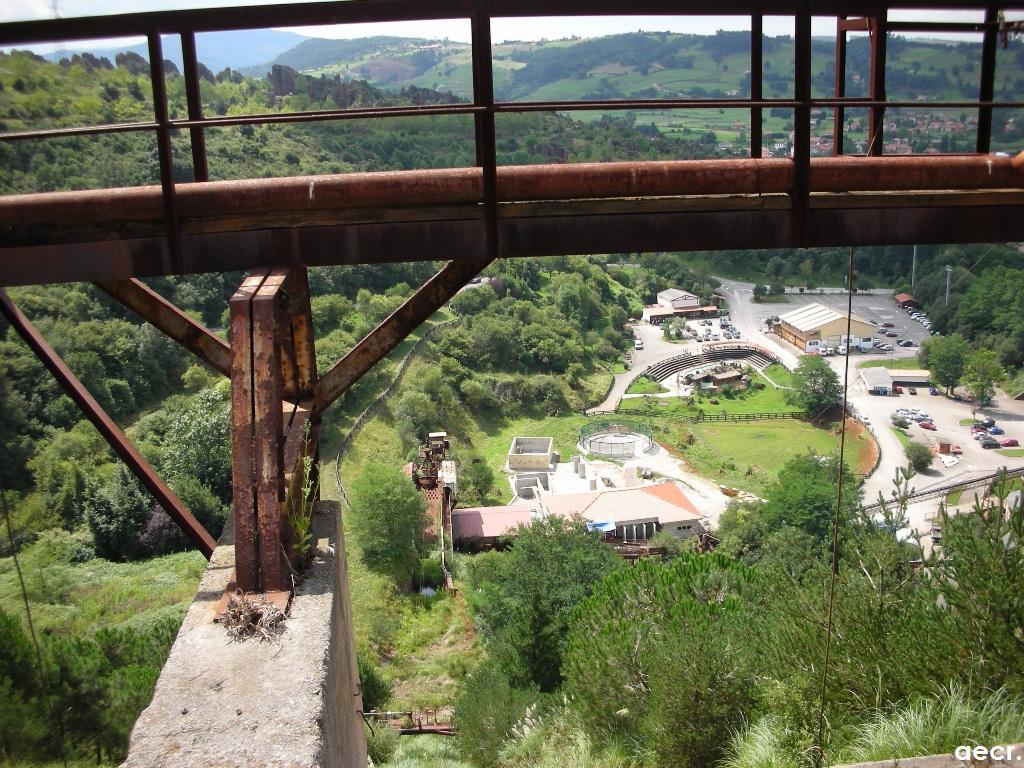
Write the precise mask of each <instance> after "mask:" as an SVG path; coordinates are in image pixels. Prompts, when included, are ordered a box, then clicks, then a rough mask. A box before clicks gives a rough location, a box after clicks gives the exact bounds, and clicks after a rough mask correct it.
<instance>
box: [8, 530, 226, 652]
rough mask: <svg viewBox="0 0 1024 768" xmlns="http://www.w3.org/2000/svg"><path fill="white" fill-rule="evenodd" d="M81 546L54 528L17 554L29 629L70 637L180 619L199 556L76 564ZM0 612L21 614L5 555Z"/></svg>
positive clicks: (201, 566)
mask: <svg viewBox="0 0 1024 768" xmlns="http://www.w3.org/2000/svg"><path fill="white" fill-rule="evenodd" d="M85 541H89V542H90V543H91V538H90V537H89V536H87V535H86V536H82V537H79V536H76V535H72V534H69V533H67V532H66V531H62V530H59V529H58V530H53V531H47V532H46V533H44V534H42V536H40V538H39V540H38V541H37V542H35V543H34V544H31V545H29V546H27V547H25V548H24V549H23V550H22V552H21V554H20V558H19V559H20V563H21V568H22V571H23V573H24V575H25V586H26V589H27V592H28V598H29V602H30V604H31V608H32V620H33V622H34V623H35V627H36V631H38V632H43V633H53V634H57V635H64V636H74V635H81V634H86V633H88V632H91V631H93V630H95V629H98V628H100V627H113V626H118V625H128V624H136V623H138V624H145V623H146V622H148V621H150V620H152V619H155V618H157V617H158V616H166V615H172V614H173V615H175V616H177V617H178V618H179V619H180V618H181V617H182V616H184V614H185V609H186V608H187V607H188V605H189V604H190V603H191V602H192V598H193V596H194V595H195V591H196V587H198V586H199V579H200V578H201V577H202V575H203V571H204V570H205V569H206V559H205V558H204V557H203V556H202V555H201V554H199V553H198V552H180V553H177V554H173V555H166V556H164V557H154V558H150V559H149V560H139V561H136V562H131V563H114V562H110V561H109V560H104V559H102V558H99V557H95V558H92V559H89V560H86V561H85V562H75V560H76V558H77V557H79V556H80V555H79V553H80V552H82V551H84V550H83V548H82V546H81V542H85ZM0 608H3V610H4V611H6V612H7V613H10V614H11V615H13V616H18V617H23V616H24V614H25V606H24V603H23V602H22V593H21V586H20V584H19V582H18V576H17V573H16V571H15V568H14V560H13V558H10V557H5V558H0Z"/></svg>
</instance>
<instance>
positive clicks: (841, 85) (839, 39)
mask: <svg viewBox="0 0 1024 768" xmlns="http://www.w3.org/2000/svg"><path fill="white" fill-rule="evenodd" d="M845 21H846V17H845V16H840V17H839V18H838V19H836V63H835V69H836V79H835V88H834V91H835V96H836V98H837V99H841V98H843V97H844V96H846V27H845V25H844V22H845ZM845 119H846V115H845V113H844V110H843V108H842V107H838V106H837V107H836V108H835V111H834V112H833V113H832V155H833V157H835V156H838V155H841V154H843V121H844V120H845Z"/></svg>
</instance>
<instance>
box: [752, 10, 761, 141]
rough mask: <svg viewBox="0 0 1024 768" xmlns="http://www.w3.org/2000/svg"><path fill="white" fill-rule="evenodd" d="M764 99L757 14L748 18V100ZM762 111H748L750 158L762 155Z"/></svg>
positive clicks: (759, 20)
mask: <svg viewBox="0 0 1024 768" xmlns="http://www.w3.org/2000/svg"><path fill="white" fill-rule="evenodd" d="M763 97H764V16H762V15H761V14H759V13H756V14H754V15H753V16H751V17H750V100H751V101H760V100H761V99H762V98H763ZM761 134H762V111H761V107H751V109H750V156H751V157H753V158H759V157H761V155H762V146H763V144H764V141H763V139H762V136H761Z"/></svg>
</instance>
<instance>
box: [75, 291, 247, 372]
mask: <svg viewBox="0 0 1024 768" xmlns="http://www.w3.org/2000/svg"><path fill="white" fill-rule="evenodd" d="M95 285H96V287H97V288H99V289H101V290H102V291H105V292H106V293H107V294H109V295H110V296H111V297H113V298H114V299H115V300H116V301H118V302H120V303H121V304H123V305H124V306H126V307H128V309H130V310H132V312H134V313H135V314H137V315H138V316H139V317H141V318H142V319H143V320H145V321H146V322H148V323H150V324H152V325H153V326H154V327H155V328H157V329H158V330H160V331H161V332H162V333H163V334H164V335H166V336H169V337H170V338H172V339H174V340H175V341H176V342H178V343H179V344H181V346H183V347H185V349H187V350H188V351H189V352H191V353H192V354H194V355H195V356H196V357H198V358H199V359H200V360H202V361H203V362H204V363H206V364H207V365H209V366H210V367H211V368H213V369H214V370H216V371H219V372H220V373H222V374H224V375H225V376H230V375H231V348H230V347H229V346H228V344H227V342H226V341H224V340H223V339H222V338H220V337H219V336H217V335H215V334H214V333H213V332H212V331H210V330H209V329H208V328H207V327H206V326H204V325H202V324H201V323H197V322H196V321H195V320H193V319H192V318H191V317H189V316H188V315H186V314H185V313H184V312H182V311H181V310H180V309H178V308H177V307H176V306H174V304H172V303H171V302H169V301H168V300H167V299H165V298H164V297H163V296H161V295H160V294H159V293H157V292H156V291H154V290H153V289H152V288H150V287H149V286H148V285H146V284H145V283H143V282H142V281H141V280H136V279H134V278H133V279H131V280H97V281H96V282H95Z"/></svg>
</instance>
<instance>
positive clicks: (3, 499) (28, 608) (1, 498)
mask: <svg viewBox="0 0 1024 768" xmlns="http://www.w3.org/2000/svg"><path fill="white" fill-rule="evenodd" d="M0 506H2V507H3V511H4V521H5V522H6V524H7V540H8V542H9V543H10V546H11V557H12V559H13V560H14V570H15V571H17V573H18V583H19V584H20V585H21V598H22V600H23V601H24V602H25V618H26V619H27V620H28V633H29V636H30V637H31V638H32V647H33V648H35V652H36V663H37V664H38V665H39V682H40V685H41V692H42V695H43V703H44V704H45V706H46V709H47V710H48V711H49V712H50V716H51V717H54V715H55V713H54V710H53V705H52V703H51V701H50V693H49V689H48V687H47V685H46V667H45V665H44V664H43V652H42V650H40V648H39V638H38V637H37V636H36V628H35V623H34V622H33V621H32V605H31V603H30V602H29V599H28V588H27V587H26V586H25V576H24V574H23V573H22V570H21V562H20V561H19V560H18V547H17V545H16V544H15V543H14V526H13V524H12V523H11V511H10V509H9V508H8V506H7V489H6V488H5V487H4V485H3V483H2V482H0ZM54 719H55V720H56V718H54ZM58 730H60V731H61V739H60V757H61V762H63V763H64V766H65V768H67V764H68V758H67V755H66V754H65V752H64V737H63V728H60V727H58Z"/></svg>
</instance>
